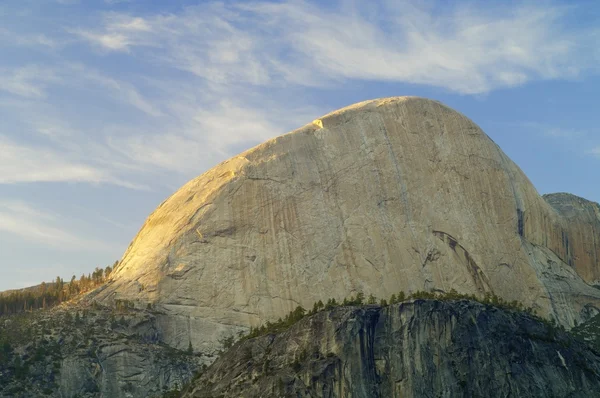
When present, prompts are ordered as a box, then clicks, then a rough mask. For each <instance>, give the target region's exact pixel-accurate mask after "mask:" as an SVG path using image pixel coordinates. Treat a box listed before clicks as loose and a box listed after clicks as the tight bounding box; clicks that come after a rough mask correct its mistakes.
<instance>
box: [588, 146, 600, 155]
mask: <svg viewBox="0 0 600 398" xmlns="http://www.w3.org/2000/svg"><path fill="white" fill-rule="evenodd" d="M590 153H591V154H592V155H594V156H598V157H600V146H598V147H596V148H594V149H592V150H591V151H590Z"/></svg>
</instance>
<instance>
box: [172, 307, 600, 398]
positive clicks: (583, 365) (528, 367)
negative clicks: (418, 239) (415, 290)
mask: <svg viewBox="0 0 600 398" xmlns="http://www.w3.org/2000/svg"><path fill="white" fill-rule="evenodd" d="M598 391H600V356H599V355H598V354H597V353H595V352H593V351H591V350H589V348H588V347H587V346H585V344H583V343H581V342H579V341H576V340H574V339H573V338H572V337H571V336H569V335H567V334H566V333H564V332H559V331H557V330H555V329H554V328H552V327H551V326H550V325H548V324H545V323H542V322H539V321H538V320H535V319H533V318H532V317H530V316H528V315H524V314H522V313H515V312H509V311H504V310H499V309H497V308H494V307H490V306H486V305H482V304H479V303H475V302H471V301H456V302H439V301H429V300H428V301H423V300H417V301H415V302H408V303H403V304H399V305H392V306H389V307H386V308H380V307H377V306H371V307H366V308H365V307H363V308H356V307H354V308H353V307H342V308H337V309H334V310H332V311H323V312H320V313H318V314H316V315H315V316H312V317H310V318H307V319H304V320H302V321H301V322H299V323H298V324H296V325H294V326H293V327H292V328H290V329H289V330H287V331H286V332H284V333H282V334H280V335H277V336H275V335H267V336H263V337H259V338H256V339H252V340H248V341H245V342H242V343H239V344H236V345H235V346H234V347H233V348H232V349H231V350H229V351H228V352H227V353H226V354H225V355H224V356H222V357H221V358H219V359H218V360H217V361H216V362H215V363H214V364H213V365H212V366H211V367H210V368H209V369H208V370H207V372H205V373H204V374H203V375H202V377H201V378H200V379H199V380H198V381H197V382H196V383H195V385H194V386H193V387H192V388H190V389H189V390H188V391H186V393H185V394H184V395H183V396H184V397H187V398H191V397H194V398H208V397H217V396H218V397H223V398H227V397H232V398H233V397H245V398H253V397H324V398H325V397H327V398H337V397H339V398H342V397H353V398H362V397H364V398H377V397H509V396H510V397H512V396H515V397H591V396H597V395H598Z"/></svg>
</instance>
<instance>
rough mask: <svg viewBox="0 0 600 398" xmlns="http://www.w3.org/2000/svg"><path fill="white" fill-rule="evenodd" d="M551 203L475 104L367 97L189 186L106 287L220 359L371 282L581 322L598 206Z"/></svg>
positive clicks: (598, 296) (598, 295)
mask: <svg viewBox="0 0 600 398" xmlns="http://www.w3.org/2000/svg"><path fill="white" fill-rule="evenodd" d="M232 122H234V121H232ZM549 201H550V203H551V204H552V206H551V205H550V204H549V203H548V202H547V201H546V200H544V199H543V198H542V197H541V196H540V195H539V194H538V193H537V191H536V190H535V188H534V187H533V185H532V184H531V183H530V181H529V180H528V179H527V177H526V176H525V175H524V174H523V172H522V171H521V170H520V169H519V168H518V167H517V166H516V165H515V164H514V163H513V162H512V161H511V160H510V159H509V158H508V157H507V156H506V155H505V154H504V153H503V152H502V151H501V150H500V148H499V147H498V146H497V145H496V144H495V143H494V142H493V141H492V140H491V139H490V138H489V137H488V136H487V135H486V134H485V133H483V132H482V131H481V129H480V128H479V127H477V125H475V124H474V123H473V122H472V121H471V120H469V119H468V118H466V117H465V116H463V115H461V114H460V113H458V112H456V111H454V110H452V109H450V108H448V107H446V106H444V105H442V104H440V103H439V102H436V101H431V100H427V99H422V98H414V97H395V98H385V99H378V100H373V101H366V102H362V103H359V104H356V105H353V106H350V107H347V108H344V109H341V110H339V111H336V112H333V113H330V114H328V115H326V116H324V117H322V118H319V119H318V120H315V121H314V122H312V123H310V124H308V125H306V126H304V127H302V128H300V129H298V130H296V131H293V132H291V133H289V134H286V135H283V136H281V137H278V138H275V139H273V140H270V141H268V142H266V143H264V144H262V145H260V146H258V147H255V148H253V149H251V150H249V151H247V152H244V153H242V154H240V155H238V156H236V157H234V158H232V159H230V160H228V161H226V162H223V163H221V164H220V165H218V166H216V167H215V168H213V169H211V170H209V171H208V172H206V173H204V174H203V175H201V176H199V177H198V178H196V179H194V180H192V181H190V182H189V183H187V184H186V185H185V186H183V187H182V188H181V189H180V190H179V191H177V192H176V193H175V194H173V196H171V197H170V198H169V199H167V200H166V201H165V202H164V203H162V204H161V205H160V206H159V207H158V208H157V209H156V210H155V211H154V212H153V213H152V214H151V215H150V217H149V218H148V219H147V221H146V223H145V224H144V226H143V227H142V229H141V230H140V232H139V233H138V235H137V236H136V237H135V239H134V240H133V242H132V243H131V245H130V247H129V248H128V250H127V252H126V253H125V255H124V257H123V259H122V260H121V262H120V265H119V266H118V268H117V269H116V270H115V271H114V272H113V275H112V281H111V282H110V283H109V284H108V286H106V287H105V288H104V289H103V290H102V291H100V292H98V294H97V296H96V297H97V299H99V300H102V301H104V302H105V303H111V302H113V301H114V300H117V299H120V300H124V299H126V300H132V301H135V302H136V303H137V304H136V305H138V306H143V307H145V306H146V305H147V304H148V303H153V304H154V306H155V308H156V309H158V310H159V311H160V312H162V313H163V315H159V318H160V319H159V322H160V325H161V333H162V338H163V339H164V340H165V341H166V342H167V343H169V344H172V345H174V346H176V347H179V348H183V349H185V348H186V347H187V346H188V344H189V342H190V341H191V343H192V345H193V347H194V349H195V350H197V351H201V352H207V353H210V352H212V351H215V350H216V349H217V348H218V347H219V346H220V345H219V339H222V338H223V337H225V336H228V335H230V334H233V333H238V332H240V331H244V330H247V328H248V327H250V326H251V325H252V326H256V325H259V324H261V323H263V322H265V321H267V320H275V319H277V318H279V317H280V316H283V315H285V314H286V313H288V312H289V311H290V310H292V309H293V308H295V307H296V306H297V305H302V306H304V307H311V306H312V305H313V303H314V302H315V301H318V300H319V299H323V300H326V299H328V298H331V297H332V298H336V299H338V300H339V299H343V298H344V297H348V296H350V295H353V294H356V293H357V292H363V293H365V294H366V295H369V294H373V295H375V296H377V297H389V296H390V295H391V294H393V293H397V292H398V291H400V290H403V291H405V292H407V293H409V292H413V291H416V290H428V291H449V290H450V289H456V290H457V291H459V292H461V293H474V294H478V295H483V294H485V293H486V292H494V293H495V294H497V295H499V296H501V297H503V298H504V299H506V300H518V301H520V302H522V303H523V304H524V305H525V306H531V307H533V308H535V309H536V310H537V311H538V313H540V314H542V315H544V316H547V315H553V316H555V317H557V318H558V320H559V322H561V323H562V324H564V325H565V326H567V327H568V326H571V325H573V324H574V323H575V322H576V321H580V320H581V319H582V317H586V316H588V315H586V314H590V313H594V311H591V310H590V306H592V307H594V306H598V307H600V290H598V289H595V288H593V287H591V286H590V285H589V284H592V283H594V282H597V281H598V279H599V274H600V263H599V261H600V244H598V241H599V240H600V239H599V238H598V231H599V230H600V228H599V225H600V219H599V216H598V215H599V212H598V207H597V206H596V207H594V209H595V210H593V211H590V210H589V208H588V207H585V206H584V207H585V208H586V209H587V210H585V211H583V213H585V215H581V214H580V213H578V210H577V211H576V210H573V212H575V213H576V214H572V213H573V212H571V211H570V210H565V209H564V207H565V206H566V205H565V206H562V205H557V204H556V202H555V201H553V200H550V199H549ZM586 206H587V205H586ZM590 206H591V205H590ZM566 207H568V206H566ZM592 207H593V206H592ZM594 217H595V218H594ZM573 220H577V222H573ZM586 282H587V283H586Z"/></svg>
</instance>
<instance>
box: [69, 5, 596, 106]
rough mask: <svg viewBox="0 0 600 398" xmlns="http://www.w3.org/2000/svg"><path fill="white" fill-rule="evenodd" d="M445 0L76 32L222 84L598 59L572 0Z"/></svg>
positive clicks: (469, 79) (469, 84)
mask: <svg viewBox="0 0 600 398" xmlns="http://www.w3.org/2000/svg"><path fill="white" fill-rule="evenodd" d="M421 4H423V3H421ZM438 8H439V7H438ZM438 8H434V7H429V8H427V7H425V6H422V7H420V8H419V7H416V6H415V5H413V4H412V3H408V2H400V3H394V2H382V3H378V4H377V5H373V4H371V3H369V4H368V5H365V4H363V3H359V2H342V3H340V4H339V6H338V7H337V8H336V7H331V6H330V7H317V6H314V5H311V4H310V3H307V2H301V1H300V2H298V1H296V2H283V3H267V2H258V3H240V4H230V5H224V4H223V3H207V4H204V5H203V6H199V7H190V8H186V9H185V10H184V11H183V12H182V13H180V14H175V15H172V14H170V15H155V16H146V17H145V18H143V19H142V18H140V17H133V16H130V15H121V14H110V15H109V17H107V18H106V20H105V23H104V25H103V27H101V28H100V29H97V30H96V31H80V34H81V35H83V36H84V37H87V38H88V39H90V40H93V41H94V42H95V43H96V44H98V45H101V46H103V47H104V48H105V49H107V50H117V51H124V50H129V49H131V48H134V47H141V48H142V47H147V46H152V47H153V48H152V50H151V51H152V53H153V55H154V56H159V57H162V59H163V60H165V61H166V62H169V63H171V65H173V66H175V67H177V68H179V69H182V70H186V71H189V72H191V73H193V74H195V75H197V76H200V77H202V78H205V79H207V80H209V81H212V82H216V83H219V84H222V83H250V84H254V85H272V84H281V83H284V84H299V85H304V84H305V85H314V81H313V80H317V81H322V80H329V81H333V82H336V81H340V80H343V79H363V80H378V81H396V82H407V83H418V84H426V85H431V86H437V87H443V88H446V89H448V90H451V91H455V92H458V93H463V94H480V93H486V92H489V91H491V90H494V89H497V88H501V87H512V86H517V85H521V84H524V83H526V82H528V81H531V80H538V79H561V78H573V77H577V76H579V75H580V74H581V73H584V72H586V71H587V70H588V69H589V68H595V67H596V66H595V65H596V63H595V61H596V60H597V57H598V50H597V49H596V46H595V42H596V41H595V39H594V37H597V34H598V32H597V31H590V30H585V29H583V28H581V29H577V28H575V29H574V30H570V31H567V30H566V29H565V28H564V27H563V25H562V22H563V20H564V19H565V18H566V17H567V16H568V13H569V9H568V8H566V7H559V6H551V5H548V4H544V5H538V6H518V7H516V8H514V7H513V8H507V7H502V8H500V7H495V8H494V7H489V6H487V5H486V6H485V7H484V6H481V7H479V8H476V7H474V6H471V7H467V6H455V7H454V9H452V10H450V11H449V12H445V13H441V14H440V13H439V12H440V11H439V9H438ZM157 48H160V49H161V52H160V53H159V52H158V51H157ZM157 54H158V55H157ZM311 76H312V78H311Z"/></svg>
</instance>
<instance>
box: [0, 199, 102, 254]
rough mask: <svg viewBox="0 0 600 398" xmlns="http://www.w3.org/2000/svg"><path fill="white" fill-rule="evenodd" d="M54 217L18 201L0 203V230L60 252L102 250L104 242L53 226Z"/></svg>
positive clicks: (55, 221)
mask: <svg viewBox="0 0 600 398" xmlns="http://www.w3.org/2000/svg"><path fill="white" fill-rule="evenodd" d="M57 224H59V222H58V220H57V217H55V215H53V214H51V213H47V212H44V211H43V210H40V209H37V208H35V207H33V206H31V205H30V204H29V203H26V202H22V201H0V231H3V232H8V233H10V234H14V235H17V236H19V237H20V238H22V239H25V240H26V241H30V242H35V243H37V244H41V245H44V246H49V247H55V248H60V249H62V250H101V251H102V250H106V249H108V248H110V246H109V245H108V244H106V243H104V242H101V241H96V240H93V239H85V238H82V237H80V236H77V235H76V234H74V233H71V232H69V231H67V230H65V229H63V228H60V227H58V226H57Z"/></svg>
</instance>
